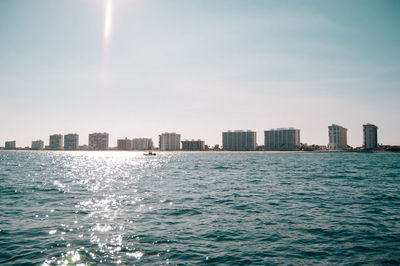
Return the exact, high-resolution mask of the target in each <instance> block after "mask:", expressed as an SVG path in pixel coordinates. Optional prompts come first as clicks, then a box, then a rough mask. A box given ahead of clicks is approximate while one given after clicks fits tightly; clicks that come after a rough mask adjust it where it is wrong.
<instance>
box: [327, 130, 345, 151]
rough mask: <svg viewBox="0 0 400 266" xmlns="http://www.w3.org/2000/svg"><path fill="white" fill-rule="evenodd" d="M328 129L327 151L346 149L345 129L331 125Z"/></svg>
mask: <svg viewBox="0 0 400 266" xmlns="http://www.w3.org/2000/svg"><path fill="white" fill-rule="evenodd" d="M328 129H329V144H328V149H329V150H346V149H347V128H344V127H342V126H339V125H335V124H332V125H331V126H329V127H328Z"/></svg>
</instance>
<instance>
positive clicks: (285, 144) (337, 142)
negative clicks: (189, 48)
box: [0, 123, 397, 151]
mask: <svg viewBox="0 0 400 266" xmlns="http://www.w3.org/2000/svg"><path fill="white" fill-rule="evenodd" d="M362 128H363V145H362V146H354V147H353V146H351V145H348V143H347V128H344V127H342V126H340V125H337V124H332V125H330V126H328V135H329V138H328V144H327V145H319V144H315V143H305V142H302V141H301V138H300V135H301V134H300V129H295V128H293V127H289V128H271V129H269V130H264V131H263V133H264V142H263V143H259V142H257V132H256V131H252V130H249V129H248V130H240V129H239V130H237V129H236V130H227V131H223V132H222V145H220V144H218V143H217V144H214V145H212V144H208V143H207V145H206V146H207V147H208V148H210V149H213V148H214V147H215V148H216V149H217V150H218V149H219V147H222V149H223V150H241V149H243V150H256V148H257V147H261V146H263V147H264V148H263V150H272V151H274V150H280V151H284V150H288V151H289V150H292V151H295V150H301V147H302V146H303V148H304V147H307V146H308V147H312V146H315V145H316V146H318V147H320V148H322V149H328V150H347V149H349V148H350V149H353V148H364V149H366V150H374V149H377V148H378V146H380V145H382V146H397V145H388V144H384V143H380V142H379V141H378V140H379V137H378V135H379V134H378V130H377V129H378V127H377V126H376V125H373V124H370V123H367V124H364V125H362ZM367 128H368V130H366V129H367ZM243 134H244V135H243ZM248 134H250V135H248ZM242 135H243V136H242ZM180 139H181V134H177V133H175V132H174V133H168V132H164V133H162V134H160V135H158V141H159V142H158V143H159V146H158V147H154V146H153V140H152V139H151V138H137V137H134V138H127V137H125V138H122V139H121V138H118V139H117V145H116V146H113V145H110V137H109V134H108V133H107V132H104V133H98V132H95V133H90V134H89V135H88V140H89V141H88V144H86V143H79V134H76V133H68V134H66V135H63V134H53V135H50V136H49V145H48V146H47V145H46V146H45V145H44V144H45V142H44V141H42V140H37V141H32V145H31V149H32V150H37V148H34V146H38V143H37V142H41V144H40V145H39V146H42V148H41V149H43V148H46V149H49V150H85V149H88V150H108V149H115V148H116V149H117V150H152V149H153V148H157V149H160V150H180V149H181V148H182V149H183V150H191V149H193V147H194V146H196V147H200V146H203V148H200V150H204V147H205V146H204V145H205V143H206V142H205V141H204V140H200V139H198V140H194V139H191V140H189V139H188V138H185V140H184V141H180ZM245 139H246V140H245ZM63 140H64V142H63ZM184 142H185V144H186V146H185V147H186V148H183V146H184ZM162 143H164V144H162ZM181 143H182V147H181ZM10 145H11V146H12V147H13V148H14V149H15V148H17V149H19V148H29V146H18V145H17V146H16V140H12V141H10V140H8V141H5V149H10V147H11V146H10ZM243 145H244V146H243ZM192 146H193V147H192ZM238 146H241V148H238ZM242 146H243V147H242ZM7 147H8V148H7ZM139 147H140V148H139ZM324 147H325V148H324ZM0 148H3V147H1V145H0Z"/></svg>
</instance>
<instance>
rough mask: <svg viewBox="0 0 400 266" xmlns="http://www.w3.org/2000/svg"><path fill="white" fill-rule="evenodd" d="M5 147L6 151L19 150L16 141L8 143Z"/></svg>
mask: <svg viewBox="0 0 400 266" xmlns="http://www.w3.org/2000/svg"><path fill="white" fill-rule="evenodd" d="M4 146H5V147H4V148H5V149H6V150H14V149H16V148H17V142H16V141H15V140H11V141H6V142H5V145H4Z"/></svg>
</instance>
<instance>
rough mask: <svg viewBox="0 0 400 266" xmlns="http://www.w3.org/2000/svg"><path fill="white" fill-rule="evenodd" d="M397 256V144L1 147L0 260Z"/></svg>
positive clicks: (353, 259)
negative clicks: (190, 149)
mask: <svg viewBox="0 0 400 266" xmlns="http://www.w3.org/2000/svg"><path fill="white" fill-rule="evenodd" d="M115 263H121V264H139V265H144V264H147V265H154V264H173V265H175V264H211V265H213V264H222V265H223V264H225V265H240V264H242V265H248V264H252V265H275V264H276V265H277V264H293V265H297V264H303V265H308V264H364V263H367V264H399V263H400V154H354V153H335V154H316V153H301V154H287V153H281V154H279V153H182V152H181V153H159V154H157V156H155V157H150V156H148V157H147V156H143V154H142V153H135V152H16V151H2V152H0V264H5V265H7V264H9V265H14V264H24V265H25V264H44V265H48V264H49V265H51V264H86V265H94V264H115Z"/></svg>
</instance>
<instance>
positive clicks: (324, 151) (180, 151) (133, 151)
mask: <svg viewBox="0 0 400 266" xmlns="http://www.w3.org/2000/svg"><path fill="white" fill-rule="evenodd" d="M2 151H18V152H126V153H129V152H132V153H147V152H149V150H29V149H0V152H2ZM151 152H153V153H156V154H157V153H266V154H276V153H278V154H279V153H281V154H282V153H286V154H288V153H292V154H301V153H323V154H327V153H330V154H335V153H399V151H379V150H377V151H363V150H356V151H351V150H349V151H335V150H318V151H225V150H219V151H215V150H206V151H184V150H176V151H159V150H152V151H151Z"/></svg>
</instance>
